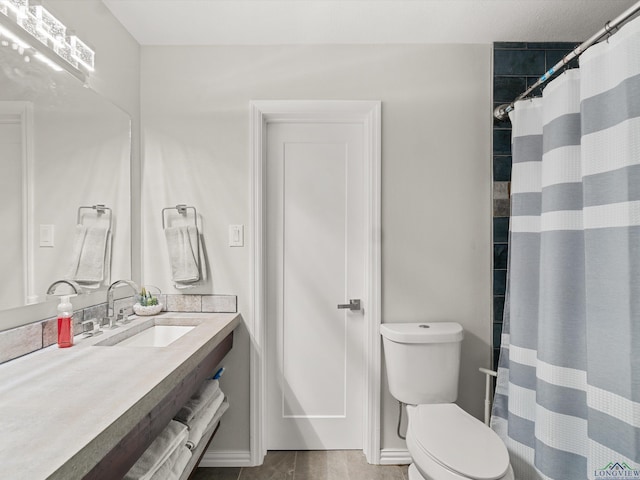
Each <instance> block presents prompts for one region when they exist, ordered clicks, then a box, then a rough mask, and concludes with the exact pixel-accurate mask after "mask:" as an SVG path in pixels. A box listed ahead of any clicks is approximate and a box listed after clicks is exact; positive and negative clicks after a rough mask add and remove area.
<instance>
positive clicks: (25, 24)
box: [0, 0, 95, 83]
mask: <svg viewBox="0 0 640 480" xmlns="http://www.w3.org/2000/svg"><path fill="white" fill-rule="evenodd" d="M0 45H1V46H4V47H9V46H10V47H11V48H12V49H13V50H15V51H16V52H17V53H19V54H20V55H22V56H23V57H24V59H25V61H27V62H28V61H30V59H31V58H32V57H33V58H36V59H38V60H40V61H42V62H44V63H45V64H46V65H48V66H49V67H51V68H52V69H54V70H56V71H62V70H66V71H68V72H69V73H71V74H72V75H74V76H75V77H77V78H78V79H79V80H80V81H82V82H83V83H86V80H87V72H92V71H93V69H94V62H95V52H94V51H93V50H92V49H91V48H90V47H89V46H88V45H87V44H86V43H84V42H83V41H82V40H80V39H79V38H78V37H77V36H76V35H73V34H72V33H70V32H69V31H68V29H67V27H66V26H65V25H64V24H63V23H62V22H61V21H60V20H58V19H57V18H56V17H55V16H53V15H52V14H51V12H49V11H48V10H47V9H46V8H44V7H43V6H42V5H40V2H39V1H38V0H31V4H30V2H29V0H0Z"/></svg>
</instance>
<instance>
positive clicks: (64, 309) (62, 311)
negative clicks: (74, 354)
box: [58, 295, 73, 348]
mask: <svg viewBox="0 0 640 480" xmlns="http://www.w3.org/2000/svg"><path fill="white" fill-rule="evenodd" d="M72 317H73V307H72V306H71V303H70V302H69V296H68V295H64V296H62V297H60V304H59V305H58V347H60V348H67V347H71V346H72V345H73V318H72Z"/></svg>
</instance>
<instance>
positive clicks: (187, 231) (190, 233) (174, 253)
mask: <svg viewBox="0 0 640 480" xmlns="http://www.w3.org/2000/svg"><path fill="white" fill-rule="evenodd" d="M164 234H165V237H166V240H167V249H168V251H169V262H170V264H171V278H172V280H173V281H174V283H175V284H176V286H180V284H190V283H193V282H197V281H198V280H200V269H199V268H198V258H199V248H198V229H197V228H196V227H195V226H194V225H188V226H176V227H167V228H165V230H164Z"/></svg>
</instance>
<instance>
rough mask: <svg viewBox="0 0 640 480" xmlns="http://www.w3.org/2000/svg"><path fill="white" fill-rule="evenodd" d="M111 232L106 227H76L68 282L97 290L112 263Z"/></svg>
mask: <svg viewBox="0 0 640 480" xmlns="http://www.w3.org/2000/svg"><path fill="white" fill-rule="evenodd" d="M110 237H111V232H110V231H109V228H107V227H104V226H89V227H87V226H85V225H80V224H79V225H76V230H75V233H74V240H73V250H72V253H71V263H70V267H69V273H68V274H67V279H68V280H74V281H76V282H77V283H79V284H81V285H83V286H85V287H88V288H97V287H99V286H100V285H101V284H102V283H103V280H104V279H105V274H106V273H107V270H106V269H107V268H108V266H107V262H109V263H111V262H110V252H109V250H110V246H111V239H110Z"/></svg>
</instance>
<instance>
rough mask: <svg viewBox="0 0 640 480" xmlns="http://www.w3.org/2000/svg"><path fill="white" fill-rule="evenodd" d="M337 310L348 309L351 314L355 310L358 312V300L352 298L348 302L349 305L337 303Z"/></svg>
mask: <svg viewBox="0 0 640 480" xmlns="http://www.w3.org/2000/svg"><path fill="white" fill-rule="evenodd" d="M338 308H339V309H343V308H344V309H347V308H348V309H349V310H351V311H352V312H353V311H355V310H360V299H359V298H352V299H351V300H349V303H339V304H338Z"/></svg>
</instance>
